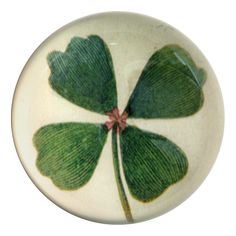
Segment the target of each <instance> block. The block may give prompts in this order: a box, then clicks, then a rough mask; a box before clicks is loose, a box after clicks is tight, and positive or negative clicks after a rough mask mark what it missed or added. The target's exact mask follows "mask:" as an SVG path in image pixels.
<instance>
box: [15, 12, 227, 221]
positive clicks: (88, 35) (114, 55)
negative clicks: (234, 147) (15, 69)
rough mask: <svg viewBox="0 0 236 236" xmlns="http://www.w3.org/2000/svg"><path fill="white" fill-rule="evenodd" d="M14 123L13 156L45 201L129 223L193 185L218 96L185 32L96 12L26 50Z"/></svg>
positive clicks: (204, 169) (212, 153) (214, 140)
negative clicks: (29, 51)
mask: <svg viewBox="0 0 236 236" xmlns="http://www.w3.org/2000/svg"><path fill="white" fill-rule="evenodd" d="M12 124H13V136H14V141H15V145H16V149H17V152H18V154H19V157H20V160H21V162H22V164H23V166H24V168H25V170H26V171H27V173H28V174H29V176H30V177H31V179H32V180H33V182H34V183H35V185H36V186H37V187H38V188H39V189H40V190H41V191H42V192H43V193H44V194H45V195H46V196H47V197H48V198H49V199H51V200H52V201H53V202H55V203H56V204H57V205H59V206H61V207H62V208H63V209H65V210H67V211H69V212H71V213H73V214H75V215H77V216H79V217H82V218H85V219H90V220H92V221H98V222H103V223H127V222H138V221H143V220H146V219H150V218H152V217H155V216H159V215H161V214H163V213H164V212H167V211H169V210H170V209H172V208H174V207H175V206H177V205H179V204H180V203H181V202H183V201H184V200H185V199H186V198H187V197H188V196H189V195H190V194H191V193H192V192H193V191H194V190H196V189H197V187H198V186H199V185H200V184H201V183H202V181H203V180H204V178H205V177H206V175H207V174H208V172H209V170H210V169H211V167H212V165H213V163H214V161H215V159H216V156H217V153H218V150H219V146H220V143H221V138H222V133H223V104H222V97H221V93H220V89H219V86H218V83H217V80H216V78H215V75H214V73H213V71H212V69H211V67H210V65H209V64H208V62H207V60H206V59H205V57H204V56H203V55H202V53H201V52H200V51H199V49H198V48H197V47H196V46H195V45H194V44H193V43H192V42H191V41H190V40H189V39H187V38H186V37H185V36H184V35H182V34H181V33H180V32H178V31H176V30H175V29H174V28H173V27H171V26H169V25H167V24H165V23H163V22H161V21H158V20H155V19H153V18H150V17H146V16H142V15H137V14H130V13H105V14H98V15H92V16H89V17H86V18H83V19H81V20H78V21H75V22H73V23H72V24H69V25H67V26H65V27H63V28H62V29H61V30H59V31H57V32H56V33H54V34H53V35H52V36H50V37H49V38H48V39H47V40H46V41H45V42H43V44H42V45H41V46H40V47H39V48H38V49H37V50H36V51H35V52H34V54H33V55H32V57H31V58H30V60H29V61H28V63H27V64H26V66H25V68H24V70H23V72H22V74H21V76H20V79H19V82H18V84H17V87H16V91H15V96H14V101H13V110H12Z"/></svg>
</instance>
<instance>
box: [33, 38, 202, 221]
mask: <svg viewBox="0 0 236 236" xmlns="http://www.w3.org/2000/svg"><path fill="white" fill-rule="evenodd" d="M47 59H48V64H49V67H50V70H51V74H50V77H49V84H50V86H51V88H52V89H53V90H55V91H56V92H57V93H58V94H60V95H61V96H62V97H63V98H65V99H67V100H68V101H70V102H72V103H74V104H76V105H78V106H80V107H82V108H84V109H87V110H89V111H92V112H97V113H100V114H102V115H105V116H107V118H108V119H107V122H106V123H105V124H91V123H76V122H67V123H57V124H50V125H47V126H44V127H41V128H40V129H39V130H38V131H37V132H36V133H35V135H34V137H33V143H34V145H35V147H36V149H37V151H38V157H37V161H36V165H37V168H38V170H39V171H40V173H41V174H42V175H44V176H48V177H50V178H51V180H52V181H53V183H54V184H55V185H56V186H57V187H58V188H60V189H62V190H77V189H79V188H81V187H82V186H84V185H85V184H86V183H87V182H88V181H89V180H90V179H91V177H92V175H93V173H94V171H95V169H96V166H97V164H98V162H99V157H100V154H101V152H102V149H103V146H104V144H105V142H106V139H107V135H108V132H109V131H111V132H112V151H113V164H114V173H115V177H116V182H117V188H118V193H119V196H120V200H121V204H122V207H123V209H124V214H125V216H126V219H127V220H128V221H129V222H132V221H133V216H132V211H131V209H130V206H129V202H128V199H127V193H126V192H125V189H124V183H123V182H122V178H121V171H122V170H123V171H124V176H125V180H126V184H127V186H128V189H129V193H130V194H131V196H132V197H133V198H135V199H137V200H139V201H141V202H150V201H152V200H154V199H156V198H157V197H158V196H160V195H161V194H162V193H163V192H164V191H165V190H166V189H167V188H168V187H170V186H171V185H172V184H174V183H176V182H178V181H180V180H181V179H182V178H183V177H184V176H185V175H186V173H187V170H188V160H187V158H186V155H185V153H184V151H182V150H181V148H180V147H178V146H177V145H176V144H175V143H174V142H172V141H170V140H168V139H167V138H166V137H164V136H161V135H159V134H155V133H152V132H149V131H145V130H142V129H139V128H138V127H134V126H131V125H129V119H136V118H143V119H158V118H163V119H165V118H181V117H186V116H190V115H193V114H194V113H196V112H197V111H198V110H199V109H200V108H201V107H202V105H203V101H204V96H203V92H202V86H203V84H204V82H205V80H206V74H205V72H204V70H203V69H201V68H198V67H197V66H196V64H195V63H194V61H193V60H192V58H191V56H190V55H189V54H188V52H186V51H185V50H184V49H183V48H181V47H179V46H177V45H167V46H165V47H163V48H161V49H160V50H158V51H156V52H155V53H154V54H153V55H152V56H151V57H150V59H149V60H148V62H147V64H146V66H145V67H144V69H143V71H142V73H141V75H140V77H139V80H138V82H137V84H136V87H135V89H134V91H133V93H132V94H131V97H130V99H129V101H128V102H127V106H126V108H125V110H124V111H123V112H121V113H120V111H119V109H118V107H117V90H116V80H115V73H114V69H113V63H112V57H111V55H110V52H109V49H108V47H107V45H106V44H105V42H104V41H103V40H102V39H101V38H100V37H99V36H97V35H92V36H89V37H88V38H86V39H84V38H81V37H74V38H73V39H72V40H71V42H70V43H69V44H68V46H67V48H66V51H65V52H59V51H53V52H51V53H50V54H49V55H48V58H47ZM118 141H119V142H118ZM118 153H121V161H119V157H118ZM121 164H122V167H123V168H122V169H121V168H120V165H121Z"/></svg>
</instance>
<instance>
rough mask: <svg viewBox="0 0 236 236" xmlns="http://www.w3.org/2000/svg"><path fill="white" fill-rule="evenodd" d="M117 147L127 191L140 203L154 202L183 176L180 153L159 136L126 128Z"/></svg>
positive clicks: (184, 160)
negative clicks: (119, 145) (119, 152)
mask: <svg viewBox="0 0 236 236" xmlns="http://www.w3.org/2000/svg"><path fill="white" fill-rule="evenodd" d="M120 143H121V156H122V163H123V169H124V174H125V178H126V181H127V184H128V187H129V190H130V192H131V194H132V195H133V197H135V198H136V199H138V200H140V201H142V202H148V201H151V200H153V199H155V198H157V197H158V196H159V195H161V194H162V193H163V192H164V191H165V190H166V189H167V188H168V187H169V186H170V185H172V184H174V183H176V182H178V181H179V180H180V179H182V178H183V177H184V176H185V174H186V173H187V169H188V161H187V158H186V156H185V154H184V152H183V151H182V150H181V149H180V148H179V147H178V146H176V145H175V144H174V143H172V142H171V141H170V140H168V139H167V138H165V137H163V136H161V135H158V134H154V133H150V132H146V131H143V130H140V129H138V128H135V127H132V126H128V127H127V128H126V129H125V130H124V131H123V132H122V133H121V136H120Z"/></svg>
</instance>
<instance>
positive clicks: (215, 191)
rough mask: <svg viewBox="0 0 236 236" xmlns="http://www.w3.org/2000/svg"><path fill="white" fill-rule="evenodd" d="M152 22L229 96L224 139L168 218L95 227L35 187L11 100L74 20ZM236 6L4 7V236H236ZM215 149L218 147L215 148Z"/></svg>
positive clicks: (105, 0)
mask: <svg viewBox="0 0 236 236" xmlns="http://www.w3.org/2000/svg"><path fill="white" fill-rule="evenodd" d="M114 10H115V11H131V12H137V13H142V14H146V15H149V16H153V17H155V18H158V19H160V20H163V21H165V22H167V23H169V24H170V25H172V26H174V27H176V28H177V29H179V30H180V31H182V32H183V33H184V34H185V35H186V36H188V37H189V38H190V39H191V40H192V41H193V42H194V43H195V44H196V45H197V46H198V47H199V48H200V49H201V50H202V52H203V53H204V54H205V56H206V57H207V58H208V60H209V62H210V64H211V65H212V67H213V69H214V71H215V73H216V75H217V77H218V80H219V83H220V86H221V89H222V93H223V97H224V104H225V133H224V139H223V143H222V147H221V150H220V153H219V156H218V159H217V161H216V163H215V165H214V167H213V169H212V171H211V173H210V175H209V176H208V178H207V179H206V180H205V182H204V183H203V184H202V185H201V187H200V188H199V189H198V190H197V191H196V192H195V193H194V194H193V195H192V196H191V197H190V198H189V199H188V200H187V201H185V202H184V203H183V204H182V205H180V206H179V207H177V208H176V209H174V210H172V211H171V212H169V213H167V214H165V215H163V216H161V217H159V218H156V219H153V220H150V221H147V222H143V223H138V224H134V225H103V224H98V223H91V222H88V221H86V220H82V219H79V218H77V217H75V216H73V215H71V214H69V213H66V212H65V211H63V210H62V209H60V208H59V207H57V206H55V205H54V204H52V203H51V202H50V201H49V200H48V199H47V198H46V197H44V196H43V195H42V194H41V193H40V192H39V191H38V189H37V188H36V187H35V186H34V185H33V183H32V182H31V180H30V179H29V178H28V176H27V174H26V173H25V171H24V169H23V168H22V166H21V164H20V162H19V160H18V157H17V155H16V152H15V149H14V145H13V140H12V136H11V124H10V123H11V122H10V121H11V100H12V96H13V92H14V87H15V84H16V82H17V79H18V77H19V74H20V72H21V70H22V68H23V66H24V64H25V63H26V61H27V59H28V58H29V56H30V55H31V54H32V52H33V51H34V50H35V49H36V47H37V46H38V45H39V44H40V43H41V42H42V41H43V40H44V39H45V38H46V37H48V36H49V35H50V34H51V33H52V32H54V31H55V30H57V29H58V28H60V27H61V26H63V25H65V24H66V23H69V22H70V21H72V20H75V19H77V18H80V17H83V16H86V15H89V14H93V13H98V12H104V11H114ZM235 12H236V2H235V1H234V0H231V1H230V0H224V1H216V0H215V1H210V0H208V1H207V0H198V1H195V0H178V1H170V0H164V1H158V0H141V1H138V0H136V1H135V0H84V1H80V0H75V1H72V0H61V1H59V0H57V1H56V0H50V1H49V0H48V1H46V0H45V1H44V0H41V1H32V0H29V1H27V0H21V1H17V0H15V1H13V0H8V1H1V2H0V72H1V73H0V150H1V152H0V186H1V190H0V235H4V236H5V235H24V236H28V235H34V236H37V235H84V234H86V235H93V234H94V235H95V234H96V235H122V234H123V235H131V234H132V235H133V234H135V235H145V234H146V235H147V234H153V233H154V234H156V235H181V236H184V235H191V236H195V235H214V236H215V235H227V236H231V235H235V234H236V226H235V220H236V190H235V189H236V187H235V186H236V184H235V182H236V153H235V141H236V105H235V104H236V92H235V91H236V71H235V68H236V56H235V55H236V13H235ZM212 148H214V147H212Z"/></svg>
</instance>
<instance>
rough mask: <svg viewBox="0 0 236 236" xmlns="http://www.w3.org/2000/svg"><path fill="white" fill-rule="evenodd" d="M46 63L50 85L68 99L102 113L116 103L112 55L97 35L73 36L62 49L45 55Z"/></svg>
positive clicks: (115, 105)
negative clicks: (65, 47)
mask: <svg viewBox="0 0 236 236" xmlns="http://www.w3.org/2000/svg"><path fill="white" fill-rule="evenodd" d="M48 64H49V66H50V69H51V75H50V78H49V82H50V85H51V87H52V88H53V89H54V90H55V91H56V92H57V93H59V94H60V95H61V96H63V97H64V98H66V99H67V100H69V101H70V102H73V103H74V104H76V105H78V106H81V107H83V108H85V109H88V110H90V111H95V112H98V113H101V114H105V113H106V112H108V111H111V110H112V109H113V108H114V107H117V92H116V81H115V75H114V71H113V65H112V58H111V55H110V52H109V49H108V47H107V46H106V44H105V43H104V41H103V40H102V39H101V38H100V37H98V36H89V37H88V38H87V39H83V38H80V37H74V38H73V39H72V40H71V42H70V43H69V45H68V47H67V49H66V51H65V52H64V53H63V52H58V51H54V52H52V53H50V54H49V55H48Z"/></svg>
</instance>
